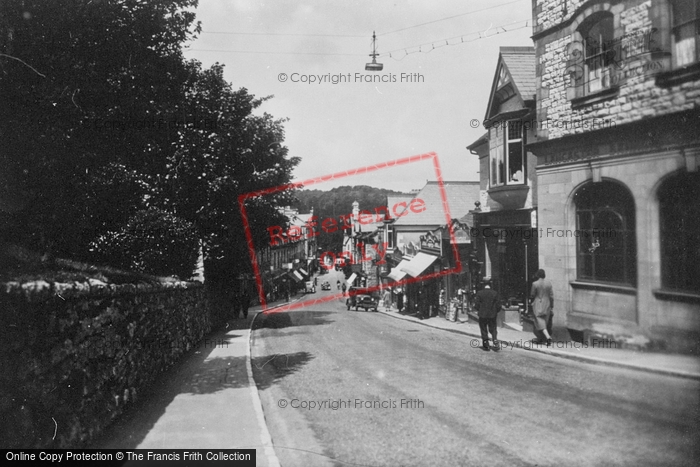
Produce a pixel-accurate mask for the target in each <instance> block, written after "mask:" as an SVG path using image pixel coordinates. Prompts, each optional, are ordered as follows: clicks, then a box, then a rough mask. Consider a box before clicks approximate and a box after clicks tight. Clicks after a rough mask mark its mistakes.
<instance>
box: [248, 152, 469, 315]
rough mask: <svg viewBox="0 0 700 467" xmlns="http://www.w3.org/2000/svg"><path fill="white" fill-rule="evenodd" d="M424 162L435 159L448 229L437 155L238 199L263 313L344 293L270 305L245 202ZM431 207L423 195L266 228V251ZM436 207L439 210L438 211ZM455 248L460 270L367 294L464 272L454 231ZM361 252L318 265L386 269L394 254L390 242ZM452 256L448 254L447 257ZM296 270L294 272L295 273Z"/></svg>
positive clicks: (328, 257) (326, 255) (327, 256)
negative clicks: (369, 265) (363, 265)
mask: <svg viewBox="0 0 700 467" xmlns="http://www.w3.org/2000/svg"><path fill="white" fill-rule="evenodd" d="M422 161H432V164H433V168H434V170H435V177H436V180H437V185H438V188H439V194H440V199H441V201H442V203H441V204H442V206H441V208H442V212H443V213H444V225H449V224H450V222H451V220H452V219H451V216H450V210H449V205H448V203H447V193H446V190H445V187H444V184H443V179H442V172H441V170H440V164H439V161H438V156H437V154H436V153H434V152H431V153H426V154H420V155H416V156H409V157H405V158H402V159H396V160H393V161H386V162H382V163H379V164H375V165H371V166H366V167H360V168H357V169H353V170H347V171H344V172H337V173H334V174H329V175H324V176H321V177H316V178H312V179H308V180H304V181H299V182H292V183H288V184H285V185H280V186H277V187H271V188H266V189H263V190H258V191H254V192H250V193H246V194H242V195H240V196H239V197H238V204H239V207H240V210H241V217H242V219H243V227H244V229H245V235H246V240H247V243H248V251H249V254H250V259H251V263H252V266H253V272H254V275H255V283H256V287H257V290H258V298H259V301H260V304H261V305H262V311H263V312H282V311H290V310H294V309H298V308H304V307H307V306H309V305H314V304H319V303H325V302H330V301H333V300H339V299H343V298H344V296H343V293H342V292H340V291H338V293H332V294H327V295H324V296H323V297H320V298H313V297H309V298H308V299H307V298H302V299H301V300H298V301H295V302H291V303H285V304H283V305H282V306H279V305H275V306H274V309H273V308H270V307H268V303H267V297H266V290H265V282H264V280H263V273H262V271H261V265H260V264H258V254H257V248H256V245H255V244H254V241H253V235H252V232H251V228H250V223H249V220H248V215H247V211H246V201H248V200H250V199H254V198H257V197H262V196H265V195H270V194H273V193H278V192H282V191H286V190H292V189H296V188H302V187H304V188H306V187H310V186H312V185H319V184H322V183H324V182H328V181H331V180H337V179H339V178H347V177H352V176H356V175H363V174H367V173H370V172H374V171H377V170H390V169H391V168H393V167H398V166H402V165H407V164H414V163H418V162H422ZM427 209H428V206H426V203H425V201H424V200H423V199H421V198H420V197H414V198H412V199H411V200H407V201H399V202H397V203H394V204H393V205H392V206H374V207H372V208H371V209H362V210H358V211H357V212H350V213H344V214H341V215H336V216H332V217H324V218H322V219H320V218H319V217H318V216H310V217H308V219H307V220H306V221H305V223H304V225H303V227H302V226H300V225H291V226H290V227H288V228H284V227H282V226H269V227H268V228H267V234H268V237H267V240H268V243H267V244H266V245H260V246H261V247H263V248H265V247H278V246H280V245H284V244H287V243H289V242H298V241H301V240H304V239H312V238H314V237H318V236H319V235H323V234H331V233H334V232H338V231H342V232H347V231H348V230H350V229H352V228H353V226H354V225H359V226H363V225H370V224H373V223H375V224H376V223H381V222H382V221H384V220H387V219H398V218H401V217H405V216H412V215H413V216H415V215H418V214H420V213H422V212H425V211H426V210H427ZM433 209H434V207H433ZM449 235H450V244H451V250H452V251H451V254H453V255H454V259H455V261H454V262H452V264H455V265H456V266H455V267H453V268H450V269H444V270H441V271H440V272H432V273H426V274H423V275H421V276H420V277H410V276H408V275H407V276H405V277H406V278H404V279H402V280H400V281H394V282H392V283H391V284H381V283H380V284H378V285H376V286H373V287H367V288H365V290H366V291H368V292H373V291H380V290H384V289H386V288H390V287H395V286H401V287H403V286H405V285H406V284H410V283H414V282H419V281H423V280H427V279H433V278H436V277H441V276H444V275H448V274H453V273H459V272H461V271H462V263H461V261H460V260H459V254H458V248H457V242H456V241H455V238H454V232H453V231H452V230H451V229H450V230H449ZM354 247H355V249H356V251H348V250H343V251H341V252H340V253H335V252H332V251H323V252H322V253H320V254H319V256H318V258H317V260H318V265H319V266H320V267H321V268H325V269H326V270H330V269H332V268H333V267H335V265H336V264H338V262H340V264H349V265H355V264H360V263H363V262H372V263H373V264H374V265H377V266H379V265H386V264H387V262H386V256H387V253H389V251H387V250H388V248H387V241H382V242H378V243H368V244H364V243H362V242H356V243H355V245H354ZM446 254H449V253H446ZM290 272H291V271H290Z"/></svg>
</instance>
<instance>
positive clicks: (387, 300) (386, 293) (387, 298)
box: [383, 289, 391, 311]
mask: <svg viewBox="0 0 700 467" xmlns="http://www.w3.org/2000/svg"><path fill="white" fill-rule="evenodd" d="M383 300H384V308H386V311H389V310H391V291H390V290H389V289H386V290H385V291H384V297H383Z"/></svg>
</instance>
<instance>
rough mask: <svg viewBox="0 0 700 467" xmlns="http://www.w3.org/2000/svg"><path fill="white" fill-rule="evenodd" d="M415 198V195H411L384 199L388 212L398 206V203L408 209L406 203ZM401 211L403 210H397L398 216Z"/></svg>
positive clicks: (389, 196) (391, 196) (392, 196)
mask: <svg viewBox="0 0 700 467" xmlns="http://www.w3.org/2000/svg"><path fill="white" fill-rule="evenodd" d="M415 197H416V195H415V194H413V195H403V196H402V195H387V197H386V205H387V207H388V208H389V211H391V210H392V209H393V207H394V206H396V205H397V204H399V203H406V204H405V206H407V207H408V203H410V202H411V200H412V199H413V198H415ZM402 206H404V205H402ZM403 211H404V209H399V210H398V213H399V214H400V213H401V212H403Z"/></svg>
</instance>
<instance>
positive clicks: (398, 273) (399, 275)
mask: <svg viewBox="0 0 700 467" xmlns="http://www.w3.org/2000/svg"><path fill="white" fill-rule="evenodd" d="M408 263H409V260H406V259H402V260H401V262H400V263H399V264H397V265H396V267H395V268H394V269H392V270H391V272H390V273H389V277H391V278H392V279H394V280H395V281H396V282H398V281H400V280H401V279H403V277H404V276H405V275H406V273H405V272H404V271H402V270H401V268H403V267H405V266H408Z"/></svg>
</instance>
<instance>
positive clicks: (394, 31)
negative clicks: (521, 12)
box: [377, 0, 523, 36]
mask: <svg viewBox="0 0 700 467" xmlns="http://www.w3.org/2000/svg"><path fill="white" fill-rule="evenodd" d="M521 1H523V0H513V1H511V2H506V3H500V4H498V5H492V6H489V7H486V8H482V9H480V10H472V11H468V12H466V13H460V14H458V15H452V16H447V17H445V18H440V19H436V20H433V21H427V22H425V23H420V24H415V25H413V26H407V27H405V28H401V29H395V30H393V31H389V32H383V33H381V34H377V36H386V35H387V34H394V33H396V32H400V31H405V30H407V29H413V28H417V27H420V26H425V25H428V24H433V23H439V22H440V21H446V20H448V19H453V18H459V17H461V16H467V15H471V14H474V13H479V12H481V11H486V10H492V9H494V8H500V7H502V6H506V5H511V4H513V3H518V2H521Z"/></svg>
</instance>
